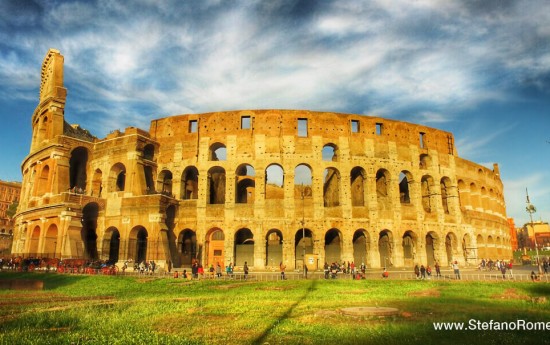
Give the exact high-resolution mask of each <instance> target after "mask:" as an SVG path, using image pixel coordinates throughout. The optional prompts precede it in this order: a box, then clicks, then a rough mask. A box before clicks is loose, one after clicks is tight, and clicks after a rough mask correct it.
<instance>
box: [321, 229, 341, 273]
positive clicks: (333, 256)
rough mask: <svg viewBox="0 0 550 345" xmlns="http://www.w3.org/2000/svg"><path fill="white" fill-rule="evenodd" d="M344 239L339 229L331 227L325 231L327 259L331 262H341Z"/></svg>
mask: <svg viewBox="0 0 550 345" xmlns="http://www.w3.org/2000/svg"><path fill="white" fill-rule="evenodd" d="M341 247H342V241H341V235H340V231H339V230H338V229H330V230H329V231H327V232H326V233H325V261H326V262H327V263H329V264H331V263H333V262H334V263H336V262H340V260H341V252H342V248H341Z"/></svg>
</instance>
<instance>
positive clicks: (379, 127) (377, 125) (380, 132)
mask: <svg viewBox="0 0 550 345" xmlns="http://www.w3.org/2000/svg"><path fill="white" fill-rule="evenodd" d="M376 135H382V124H381V123H377V124H376Z"/></svg>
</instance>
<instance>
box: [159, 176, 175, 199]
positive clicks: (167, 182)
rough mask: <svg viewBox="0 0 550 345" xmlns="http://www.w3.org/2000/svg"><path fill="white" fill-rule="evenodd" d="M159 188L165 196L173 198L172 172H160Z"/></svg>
mask: <svg viewBox="0 0 550 345" xmlns="http://www.w3.org/2000/svg"><path fill="white" fill-rule="evenodd" d="M157 186H158V190H160V192H161V193H162V194H163V195H167V196H172V172H171V171H170V170H162V171H161V172H160V174H159V177H158V179H157Z"/></svg>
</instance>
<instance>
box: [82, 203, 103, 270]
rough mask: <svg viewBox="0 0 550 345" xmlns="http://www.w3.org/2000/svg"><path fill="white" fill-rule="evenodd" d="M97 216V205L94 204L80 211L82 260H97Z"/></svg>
mask: <svg viewBox="0 0 550 345" xmlns="http://www.w3.org/2000/svg"><path fill="white" fill-rule="evenodd" d="M98 216H99V205H98V204H97V203H95V202H91V203H88V204H87V205H86V206H84V208H83V209H82V230H81V233H80V234H81V237H82V242H83V243H84V253H83V254H84V258H85V259H88V260H97V259H98V258H99V257H98V253H97V233H96V229H97V218H98Z"/></svg>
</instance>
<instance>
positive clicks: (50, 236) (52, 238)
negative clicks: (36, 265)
mask: <svg viewBox="0 0 550 345" xmlns="http://www.w3.org/2000/svg"><path fill="white" fill-rule="evenodd" d="M57 234H58V229H57V225H55V224H51V225H50V226H49V227H48V230H47V231H46V236H45V237H44V255H43V256H44V257H48V258H55V257H56V252H55V251H56V246H57Z"/></svg>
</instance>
